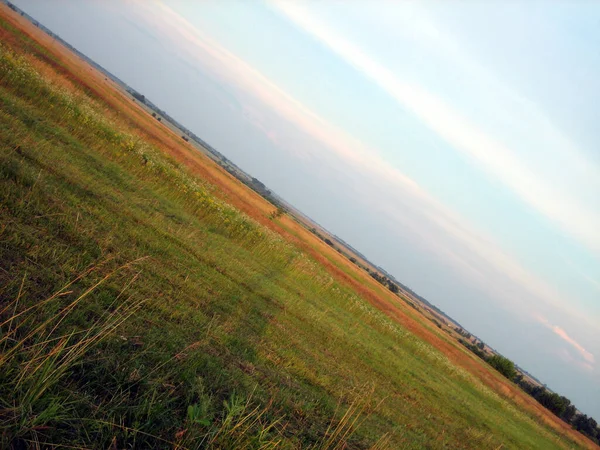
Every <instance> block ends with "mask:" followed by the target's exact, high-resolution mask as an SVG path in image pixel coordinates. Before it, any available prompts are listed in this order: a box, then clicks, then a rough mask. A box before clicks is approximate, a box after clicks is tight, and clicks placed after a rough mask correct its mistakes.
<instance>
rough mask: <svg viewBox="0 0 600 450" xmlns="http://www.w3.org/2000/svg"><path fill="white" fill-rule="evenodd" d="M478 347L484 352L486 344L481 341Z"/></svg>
mask: <svg viewBox="0 0 600 450" xmlns="http://www.w3.org/2000/svg"><path fill="white" fill-rule="evenodd" d="M477 347H479V348H480V349H481V350H483V349H484V347H485V344H484V343H483V342H481V341H479V342H478V343H477Z"/></svg>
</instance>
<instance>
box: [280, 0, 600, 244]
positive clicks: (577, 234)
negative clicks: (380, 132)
mask: <svg viewBox="0 0 600 450" xmlns="http://www.w3.org/2000/svg"><path fill="white" fill-rule="evenodd" d="M272 4H273V5H274V6H275V7H276V9H277V10H278V11H281V12H282V13H283V14H284V15H285V16H286V17H288V18H289V19H290V20H291V21H292V22H293V23H295V24H296V25H297V26H298V27H300V28H301V29H303V30H304V31H305V32H307V33H308V34H310V35H312V36H313V37H314V38H315V39H317V40H319V41H320V42H321V43H322V44H324V45H325V46H327V47H328V48H330V49H331V50H332V51H333V52H335V53H336V54H337V55H339V56H340V57H341V58H343V59H344V60H345V61H347V62H348V63H349V64H350V65H352V66H353V67H354V68H355V69H357V70H358V71H360V72H361V73H363V74H364V75H365V76H367V77H368V78H370V79H371V80H373V81H374V82H375V83H376V84H377V85H379V86H380V87H381V88H382V89H384V90H385V91H386V92H388V94H389V95H390V96H391V97H392V98H394V99H395V100H396V101H397V102H398V103H399V104H400V105H401V106H402V107H404V108H407V109H409V110H411V111H412V112H413V113H414V114H415V115H416V116H417V117H419V118H420V119H421V120H422V121H423V122H424V123H425V124H426V125H427V126H428V127H429V128H430V129H431V130H433V131H434V132H435V133H437V134H438V135H439V136H440V137H442V138H443V139H444V140H446V141H447V142H448V143H449V144H450V145H452V146H453V148H455V149H456V150H458V151H460V152H461V153H462V154H464V155H465V156H466V157H467V158H469V159H471V160H472V161H474V162H475V163H476V164H478V165H479V166H480V167H481V168H482V169H483V170H484V171H485V172H486V173H488V174H489V175H491V176H493V177H495V178H497V179H499V180H500V181H502V182H503V183H504V184H505V185H506V186H507V187H509V188H510V189H511V190H512V191H513V192H514V193H515V194H516V195H517V196H518V197H519V198H521V200H522V201H524V202H525V203H527V204H528V205H530V206H531V207H532V208H534V209H535V210H536V211H538V212H539V213H541V214H542V215H544V216H546V217H547V218H549V219H550V220H551V221H553V222H554V223H555V224H557V225H558V226H559V227H560V228H561V229H562V230H563V231H564V232H566V233H567V234H568V235H570V236H571V237H574V238H575V239H577V240H578V241H579V242H581V243H582V244H583V245H584V246H586V247H589V248H591V249H593V250H594V251H595V252H597V253H599V254H600V233H598V229H599V228H600V211H598V210H597V209H593V208H590V207H589V205H586V204H584V203H583V202H581V201H580V199H579V196H577V195H569V193H568V192H566V191H565V189H562V186H557V185H556V183H554V180H553V179H546V178H545V177H543V176H539V175H538V173H537V170H535V169H532V168H530V167H528V166H527V165H526V164H525V163H524V161H523V160H522V159H521V158H520V157H519V156H518V153H517V152H515V151H514V150H513V149H511V148H509V147H507V146H506V145H504V144H503V143H502V142H501V141H500V140H498V139H497V138H494V137H492V136H490V135H489V134H487V133H486V132H484V131H483V130H482V129H481V128H479V127H477V126H476V125H475V124H474V123H473V122H471V121H470V120H468V119H467V118H466V117H464V116H463V115H461V114H460V112H459V111H458V110H456V109H453V108H452V107H451V106H449V105H448V104H446V103H445V102H444V101H443V100H442V99H441V98H439V97H436V96H435V95H434V94H432V93H431V92H429V91H427V90H426V89H424V88H422V87H421V86H419V85H417V84H415V83H409V82H406V81H404V80H402V79H401V78H400V77H398V76H397V75H396V74H394V73H393V72H392V71H390V70H389V69H388V68H387V67H385V66H384V65H382V64H380V63H379V62H378V61H376V60H374V59H373V58H371V57H370V56H369V55H367V54H366V53H365V52H364V51H363V50H362V49H361V48H360V47H358V46H357V45H355V44H354V43H353V42H351V41H350V40H348V39H346V38H345V37H344V36H342V35H341V34H339V33H336V32H335V31H334V30H333V29H332V28H331V27H330V26H329V25H328V24H325V23H322V22H321V21H320V20H319V19H318V18H316V17H314V16H313V15H312V14H311V13H309V12H308V10H307V9H306V8H304V7H303V6H302V5H300V4H299V3H292V2H280V1H275V2H273V3H272ZM422 29H423V30H425V31H426V33H424V36H426V38H427V39H434V40H440V33H439V30H437V29H436V28H435V27H433V26H430V27H425V28H422ZM448 46H449V47H448V48H452V49H454V52H455V53H456V46H455V45H453V44H448ZM546 128H547V129H551V127H550V126H548V124H546ZM556 139H560V140H561V143H562V144H564V146H565V147H568V146H570V143H568V142H567V141H566V139H564V138H563V137H561V136H556ZM566 154H567V155H568V157H569V160H570V161H571V162H578V161H579V160H580V158H579V153H578V152H576V151H568V152H566ZM578 167H579V168H584V169H585V168H586V167H587V166H586V165H585V164H583V163H580V162H578ZM594 173H596V172H595V171H594ZM594 179H595V178H594ZM596 182H597V179H596Z"/></svg>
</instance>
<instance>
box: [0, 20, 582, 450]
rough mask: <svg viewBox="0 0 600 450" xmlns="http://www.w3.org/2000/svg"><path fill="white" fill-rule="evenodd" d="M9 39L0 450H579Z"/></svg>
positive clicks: (3, 128)
mask: <svg viewBox="0 0 600 450" xmlns="http://www.w3.org/2000/svg"><path fill="white" fill-rule="evenodd" d="M1 11H4V9H2V10H1ZM3 14H4V12H3ZM0 29H1V32H2V39H0V42H2V44H1V46H0V312H1V315H0V324H1V326H0V330H1V331H0V333H1V334H0V336H1V337H0V340H1V342H0V401H1V403H0V428H1V430H2V434H1V436H2V437H1V439H2V440H1V442H0V447H2V448H9V447H10V446H11V445H12V446H14V447H15V448H26V447H35V445H39V446H42V447H43V446H44V445H45V444H65V445H70V446H74V447H77V448H79V447H89V448H130V447H135V448H172V447H179V448H198V447H200V448H319V449H333V448H373V447H374V448H390V449H396V448H414V449H421V448H436V449H437V448H440V449H441V448H477V449H499V448H543V449H550V448H572V447H576V446H577V445H587V441H586V440H585V439H583V438H582V437H580V436H579V435H577V434H574V433H573V434H570V435H569V437H567V435H566V434H565V433H566V432H565V429H562V430H561V431H560V432H559V431H557V430H556V429H555V428H551V427H550V426H548V425H546V424H545V422H543V421H542V420H541V419H540V418H539V417H538V415H535V414H534V413H533V412H532V411H533V409H531V408H529V407H528V408H529V409H524V408H523V407H522V402H523V400H522V398H523V396H521V397H518V398H519V399H521V400H519V401H520V402H521V403H519V406H517V404H516V403H514V402H513V401H512V400H510V399H508V398H507V397H508V396H511V397H512V396H519V395H521V394H516V393H515V392H516V391H515V392H513V391H510V390H506V392H495V391H494V390H492V389H491V388H490V387H489V386H490V385H492V384H486V383H484V382H483V381H482V378H481V377H480V376H479V375H474V374H472V373H470V372H469V371H467V370H466V369H465V368H464V367H462V366H460V365H458V364H456V363H455V361H453V359H449V357H447V356H445V355H444V354H443V353H442V352H441V351H440V350H438V349H436V348H435V347H434V346H433V345H431V344H430V343H428V342H427V341H426V340H423V339H422V338H421V337H418V336H417V335H419V336H424V335H425V333H433V332H432V331H431V332H430V331H427V330H425V329H423V330H417V327H419V326H424V325H422V324H420V323H419V319H418V318H415V317H414V316H415V314H416V313H415V312H414V311H412V310H410V308H406V310H405V311H404V312H403V313H402V314H404V315H405V316H406V320H407V321H409V320H410V321H411V322H410V323H411V324H412V325H411V326H410V327H408V326H406V327H405V326H402V325H401V324H400V323H398V322H397V321H394V320H392V318H391V317H393V314H392V313H388V314H384V313H383V312H382V311H380V310H379V309H377V308H376V307H375V306H373V305H374V304H377V301H379V302H380V303H382V304H383V303H384V302H386V301H390V300H389V297H383V296H384V295H388V294H386V293H385V292H382V293H380V294H381V297H375V296H376V294H377V291H375V290H374V289H377V288H373V287H372V286H370V287H366V285H365V287H364V289H363V290H361V289H358V288H355V287H354V286H358V285H359V284H360V283H361V282H363V281H361V280H365V279H366V278H367V277H366V276H364V275H361V274H359V273H358V272H354V271H355V270H357V269H355V268H354V267H353V266H352V265H351V264H348V265H347V266H344V265H343V263H342V262H340V261H342V260H341V259H338V260H336V259H335V258H336V257H335V256H334V255H330V254H328V255H327V257H324V256H323V257H319V256H318V253H319V251H318V249H321V248H323V249H322V250H321V251H323V252H325V251H330V250H327V249H326V246H325V245H323V244H322V243H320V242H319V241H317V240H316V239H314V238H312V237H311V236H310V234H309V233H304V234H302V233H300V231H297V230H296V231H294V230H292V231H294V232H297V233H298V235H297V237H296V238H294V239H291V238H289V237H291V236H292V234H293V233H292V232H291V231H290V233H287V234H285V236H286V237H282V235H281V234H279V233H277V232H276V231H274V230H276V229H282V230H283V229H284V226H286V227H292V225H291V224H290V223H288V222H285V221H286V220H287V219H285V218H283V219H281V221H282V224H280V225H278V226H276V225H275V224H273V226H271V227H267V226H266V225H265V224H268V222H269V220H268V219H267V216H268V213H269V212H270V211H269V210H268V206H267V204H266V203H260V204H259V203H257V204H256V205H252V204H251V203H245V204H246V209H247V211H246V212H250V209H251V208H254V210H253V211H254V214H256V216H257V217H258V216H259V215H261V217H262V219H260V220H258V219H255V218H251V217H250V216H249V215H247V214H245V213H243V212H241V211H240V209H239V208H238V207H234V206H232V205H231V204H229V203H228V202H227V201H225V200H223V199H224V198H225V199H227V198H231V201H232V202H234V203H235V202H238V206H240V203H239V202H241V201H242V200H240V199H243V200H244V201H246V202H248V201H250V200H251V199H253V198H257V197H256V195H255V194H253V193H249V192H248V191H247V190H246V188H245V187H243V186H241V185H240V186H238V185H237V184H235V182H234V181H233V180H232V179H231V178H230V177H229V176H228V175H226V174H224V173H223V174H219V173H213V174H212V175H211V177H212V178H211V179H210V182H209V181H207V180H208V176H207V177H200V176H198V175H197V173H198V172H192V171H191V170H190V169H189V167H188V166H186V165H184V164H182V163H181V161H182V160H183V159H185V158H190V160H192V159H193V161H195V162H197V161H206V162H205V163H206V164H208V160H206V159H204V160H203V159H201V158H199V157H198V156H197V155H191V154H190V156H185V155H187V154H188V153H189V152H192V151H193V150H192V149H191V147H189V146H188V145H186V144H185V143H183V142H180V141H178V140H177V139H176V136H173V137H170V138H168V139H171V140H168V139H167V138H165V140H164V141H163V140H161V139H162V138H160V136H162V135H163V134H166V133H168V131H167V130H166V129H164V128H160V129H159V127H162V126H161V125H159V124H157V123H155V122H153V121H152V120H151V118H149V119H146V118H140V117H142V115H141V114H142V113H141V112H140V111H137V110H134V109H132V108H134V106H132V105H129V104H127V103H126V102H122V105H123V108H130V109H128V110H126V109H123V110H117V109H115V108H114V106H112V105H114V104H115V102H117V101H122V99H121V100H118V99H120V98H121V97H119V95H120V94H118V93H117V92H113V91H111V90H110V88H109V87H108V84H107V85H106V90H105V91H103V92H101V91H94V90H91V89H89V86H87V87H84V86H81V85H80V81H78V80H77V78H76V77H74V76H73V73H75V72H74V71H75V68H73V67H71V66H69V63H68V61H67V60H66V59H65V57H62V58H61V57H59V56H56V55H54V54H52V53H51V52H50V50H48V49H45V48H43V47H42V46H40V45H38V44H36V43H34V42H33V41H31V40H30V39H28V38H26V37H25V35H23V34H21V32H18V31H17V30H16V29H15V28H14V27H13V25H10V24H9V23H8V22H7V21H6V20H5V19H1V21H0ZM10 36H12V37H10ZM9 37H10V38H9ZM55 51H56V49H55ZM103 96H106V100H108V99H109V96H111V101H112V103H110V105H111V106H109V104H108V103H106V102H105V101H104V100H102V97H103ZM113 97H114V98H113ZM115 99H117V100H115ZM155 128H156V129H155ZM161 133H162V134H161ZM164 142H167V143H168V146H165V145H163V144H164ZM167 152H168V154H170V155H171V156H168V154H167ZM186 152H188V153H186ZM177 155H179V156H178V157H177V158H178V159H175V157H176V156H177ZM182 155H183V156H182ZM210 167H211V169H210V170H216V169H215V168H214V167H213V166H210ZM206 170H208V169H206ZM217 177H223V179H226V180H227V183H230V184H229V185H228V186H225V185H220V184H219V183H216V182H217V181H218V179H217ZM215 183H216V184H215ZM228 189H229V190H228ZM235 190H239V192H240V194H239V198H238V197H237V196H236V195H234V194H235V193H236V191H235ZM234 196H235V197H236V200H235V201H234V198H233V197H234ZM248 199H250V200H248ZM278 220H279V219H278ZM307 239H314V240H313V241H307ZM311 249H312V250H311ZM317 258H319V259H317ZM327 261H338V265H339V266H340V267H341V269H340V268H339V267H338V272H340V273H347V274H350V275H348V280H345V279H344V278H343V277H342V276H341V275H340V276H332V275H335V274H336V273H338V272H334V271H332V270H333V269H329V270H328V267H329V266H327V267H326V265H324V263H327ZM329 265H330V266H332V267H333V266H334V264H333V263H332V262H330V263H329ZM364 282H365V283H366V282H367V281H364ZM367 289H371V290H369V291H367ZM376 298H378V299H379V300H377V301H376ZM390 308H391V306H390ZM395 308H400V306H395ZM390 310H391V309H390ZM410 317H413V318H412V319H410ZM407 323H408V322H407ZM405 325H406V324H405ZM411 327H412V328H414V329H413V330H412V331H415V333H417V335H415V333H413V332H411V331H409V328H411ZM436 339H439V340H440V342H443V340H442V338H441V337H438V338H436ZM440 345H441V344H440ZM446 345H448V346H449V345H450V344H446ZM449 348H450V347H449ZM456 352H462V350H460V349H459V350H456ZM457 354H458V353H457ZM460 355H461V356H460V358H466V359H465V361H471V362H469V364H471V365H472V366H473V371H477V372H476V373H477V374H480V373H484V371H488V370H489V369H487V368H485V367H484V366H483V365H481V364H479V363H478V362H477V361H475V360H474V359H473V358H471V357H470V356H469V355H466V354H465V355H463V353H460ZM453 358H459V356H454V357H453ZM485 373H486V374H488V375H486V376H487V377H488V378H490V380H492V381H490V382H489V383H505V382H500V381H495V380H496V379H495V378H494V377H495V375H493V374H490V373H489V372H485ZM498 385H500V384H498ZM532 408H533V407H532ZM536 411H537V410H536ZM538 412H539V411H538ZM540 414H544V413H543V412H542V413H540ZM544 417H546V416H544ZM546 420H547V421H550V422H551V421H552V419H551V418H546ZM571 439H577V443H575V441H573V440H571ZM111 446H113V447H111ZM344 446H346V447H344Z"/></svg>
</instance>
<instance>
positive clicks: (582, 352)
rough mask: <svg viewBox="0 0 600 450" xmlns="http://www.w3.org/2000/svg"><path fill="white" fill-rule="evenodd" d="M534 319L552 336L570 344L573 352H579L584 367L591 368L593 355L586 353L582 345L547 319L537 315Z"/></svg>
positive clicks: (593, 361) (593, 359) (593, 360)
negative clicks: (552, 334) (584, 364)
mask: <svg viewBox="0 0 600 450" xmlns="http://www.w3.org/2000/svg"><path fill="white" fill-rule="evenodd" d="M535 318H536V319H537V321H538V322H540V323H541V324H542V325H544V326H545V327H546V328H548V329H550V330H552V332H553V333H554V334H556V335H557V336H558V337H560V338H561V339H562V340H564V341H565V342H567V343H568V344H570V345H571V346H572V347H573V348H574V349H575V350H577V352H579V354H580V355H581V356H582V357H583V359H584V360H585V361H586V365H588V366H591V365H592V364H594V363H595V362H596V361H595V358H594V355H593V354H592V353H591V352H589V351H587V350H586V349H585V348H584V347H583V345H581V344H580V343H579V342H577V341H576V340H575V339H573V338H572V337H571V336H569V334H568V333H567V332H566V331H565V330H564V329H563V328H561V327H559V326H558V325H553V324H552V323H550V321H549V320H548V319H546V318H545V317H543V316H539V315H538V316H536V317H535Z"/></svg>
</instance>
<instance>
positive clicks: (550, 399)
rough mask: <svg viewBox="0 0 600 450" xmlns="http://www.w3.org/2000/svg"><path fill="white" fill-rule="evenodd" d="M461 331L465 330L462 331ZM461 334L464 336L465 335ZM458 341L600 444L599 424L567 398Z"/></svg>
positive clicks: (507, 361)
mask: <svg viewBox="0 0 600 450" xmlns="http://www.w3.org/2000/svg"><path fill="white" fill-rule="evenodd" d="M457 331H458V330H457ZM461 331H463V330H462V329H461ZM460 334H462V335H463V336H464V334H463V333H460ZM469 337H470V334H469ZM458 341H459V342H460V343H461V344H462V345H464V346H465V347H467V348H468V349H469V350H471V351H472V352H473V353H475V354H476V355H477V356H479V357H480V358H481V359H483V360H484V361H486V362H487V363H488V364H489V365H490V366H492V367H493V368H494V369H496V370H497V371H498V372H500V373H501V374H502V375H504V376H505V377H506V378H508V379H509V380H512V381H514V382H515V383H516V384H517V385H518V386H520V387H521V389H523V390H524V391H525V392H527V393H528V394H529V395H531V396H532V397H533V398H534V399H536V400H537V401H538V402H539V403H540V404H541V405H542V406H543V407H544V408H546V409H548V410H549V411H551V412H552V413H553V414H555V415H556V416H558V417H560V418H561V419H562V420H563V421H565V422H566V423H568V424H570V425H571V426H573V428H575V429H576V430H578V431H579V432H581V433H583V434H584V435H586V436H587V437H589V438H590V439H591V440H593V441H594V442H596V443H598V444H600V428H599V427H598V423H597V422H596V421H595V420H594V419H593V418H592V417H588V416H587V415H586V414H582V413H579V412H577V408H576V407H575V405H573V404H572V403H571V400H569V399H568V398H567V397H564V396H562V395H559V394H557V393H555V392H552V391H549V390H548V389H546V387H545V386H539V385H537V384H533V383H530V382H528V381H526V380H525V379H524V377H523V374H522V373H519V372H518V371H517V369H516V367H515V364H514V363H513V362H512V361H511V360H510V359H508V358H505V357H504V356H502V355H493V356H488V355H486V353H485V352H484V351H483V349H482V348H481V347H480V346H479V345H476V344H473V343H471V342H469V341H465V340H464V339H459V340H458ZM481 344H483V343H481Z"/></svg>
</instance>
